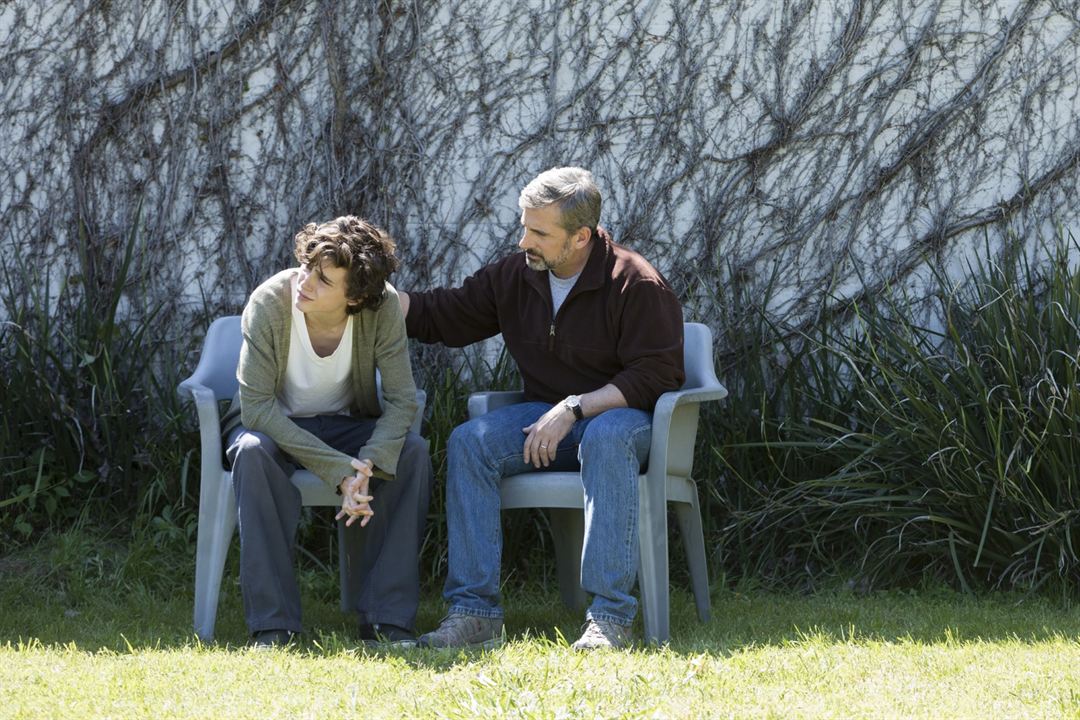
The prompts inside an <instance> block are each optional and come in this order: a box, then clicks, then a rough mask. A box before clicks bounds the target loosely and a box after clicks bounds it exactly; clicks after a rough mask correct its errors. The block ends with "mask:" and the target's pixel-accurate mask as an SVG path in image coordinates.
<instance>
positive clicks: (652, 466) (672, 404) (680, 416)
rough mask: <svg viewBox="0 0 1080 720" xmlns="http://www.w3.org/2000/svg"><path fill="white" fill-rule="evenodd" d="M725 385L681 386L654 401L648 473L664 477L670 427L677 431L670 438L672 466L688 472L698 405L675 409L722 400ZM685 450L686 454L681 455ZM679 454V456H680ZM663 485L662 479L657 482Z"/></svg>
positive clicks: (666, 466)
mask: <svg viewBox="0 0 1080 720" xmlns="http://www.w3.org/2000/svg"><path fill="white" fill-rule="evenodd" d="M727 394H728V392H727V388H725V387H724V386H723V385H721V384H720V383H715V384H709V385H705V386H702V387H696V388H685V389H683V390H673V391H671V392H666V393H664V394H663V395H661V396H660V398H659V399H658V400H657V401H656V408H655V409H654V410H653V425H652V446H651V448H650V450H649V473H648V474H649V475H650V476H655V477H657V478H658V479H659V478H666V476H667V472H668V468H669V466H670V463H669V460H670V459H672V458H669V455H668V453H669V451H671V450H672V441H673V438H672V429H673V426H674V429H675V430H676V431H677V432H676V434H677V437H676V438H674V445H675V447H676V449H675V450H674V452H675V456H674V458H675V461H676V462H675V466H676V467H680V466H682V467H683V469H685V470H686V471H687V472H689V468H690V463H691V462H692V460H693V457H692V456H693V441H696V439H697V427H698V408H697V407H693V408H687V409H686V411H683V412H679V413H676V410H678V409H679V408H680V407H685V406H687V405H695V406H697V405H700V404H701V403H703V402H709V401H712V400H722V399H723V398H725V397H727ZM687 453H689V455H690V457H686V458H683V457H682V455H684V454H687ZM680 458H681V459H680ZM661 484H662V485H665V484H666V482H665V483H661Z"/></svg>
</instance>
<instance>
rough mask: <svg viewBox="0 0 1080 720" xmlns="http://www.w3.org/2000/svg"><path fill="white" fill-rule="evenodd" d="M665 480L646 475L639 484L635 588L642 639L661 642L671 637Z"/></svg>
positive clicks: (656, 642)
mask: <svg viewBox="0 0 1080 720" xmlns="http://www.w3.org/2000/svg"><path fill="white" fill-rule="evenodd" d="M665 481H666V480H657V479H654V478H648V477H647V478H646V479H645V481H644V482H642V483H641V486H640V492H639V495H640V513H639V520H638V557H639V566H638V589H639V590H640V591H641V615H642V618H643V620H644V623H645V640H646V642H649V643H655V644H662V643H666V642H667V641H668V640H669V639H670V635H671V629H670V620H671V610H670V607H669V601H670V599H669V597H668V544H667V532H668V531H667V503H666V502H665V500H666V492H665V491H666V488H665V487H664V485H663V484H662V483H664V482H665Z"/></svg>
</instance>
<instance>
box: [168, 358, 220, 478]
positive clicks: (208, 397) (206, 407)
mask: <svg viewBox="0 0 1080 720" xmlns="http://www.w3.org/2000/svg"><path fill="white" fill-rule="evenodd" d="M177 390H178V391H179V392H180V394H185V393H186V394H189V395H191V397H192V399H194V401H195V410H196V412H197V414H198V419H199V440H200V441H201V443H200V444H201V447H202V473H203V474H202V476H203V477H204V478H205V477H210V476H212V475H213V471H214V470H215V469H216V470H217V472H218V473H220V472H221V458H222V449H221V415H220V413H219V412H218V401H217V396H215V395H214V391H213V390H211V389H210V388H208V387H206V386H205V385H202V384H201V383H199V382H197V381H196V380H195V376H194V375H192V376H191V377H189V378H188V379H187V380H184V381H183V382H182V383H180V386H179V387H178V388H177Z"/></svg>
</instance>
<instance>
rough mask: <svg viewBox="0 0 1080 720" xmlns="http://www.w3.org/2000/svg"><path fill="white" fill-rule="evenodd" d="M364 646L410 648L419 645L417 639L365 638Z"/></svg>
mask: <svg viewBox="0 0 1080 720" xmlns="http://www.w3.org/2000/svg"><path fill="white" fill-rule="evenodd" d="M364 647H367V648H370V649H372V650H411V649H412V648H415V647H419V642H418V641H417V640H365V641H364Z"/></svg>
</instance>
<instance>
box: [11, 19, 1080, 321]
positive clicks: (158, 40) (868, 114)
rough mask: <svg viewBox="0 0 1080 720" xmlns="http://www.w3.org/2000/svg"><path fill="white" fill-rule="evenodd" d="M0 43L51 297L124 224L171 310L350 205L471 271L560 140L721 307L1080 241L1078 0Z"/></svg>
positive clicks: (21, 237)
mask: <svg viewBox="0 0 1080 720" xmlns="http://www.w3.org/2000/svg"><path fill="white" fill-rule="evenodd" d="M0 40H2V42H0V48H2V49H0V55H2V60H0V97H2V101H3V102H2V111H0V128H2V131H0V216H2V222H0V249H2V257H3V258H4V260H3V262H4V269H5V270H6V271H7V273H6V275H7V282H8V285H7V288H6V289H5V292H11V291H12V289H13V290H14V292H15V293H16V294H18V293H19V292H27V293H31V292H40V291H41V289H42V288H45V287H48V288H50V299H49V302H50V305H51V308H52V310H53V311H54V312H60V313H63V312H65V311H67V310H70V308H71V307H73V306H74V305H77V304H78V303H82V302H87V301H88V300H89V299H91V298H92V297H94V295H95V293H99V294H100V292H102V291H103V289H106V288H108V287H109V286H110V284H111V283H112V282H113V281H114V279H115V275H116V272H117V269H118V268H119V267H120V266H121V264H122V263H121V262H120V260H121V258H122V254H123V249H124V248H125V247H126V243H127V242H128V240H129V239H131V238H132V237H134V242H135V260H134V263H133V266H132V267H133V272H132V279H131V282H130V283H129V284H128V286H127V290H126V292H125V296H124V299H123V301H122V307H121V311H122V312H128V313H131V314H133V315H138V314H139V313H141V312H143V310H144V309H145V308H147V307H151V306H153V305H154V304H155V303H160V302H166V303H167V304H168V307H169V312H168V314H167V315H165V316H163V317H164V318H165V320H166V322H164V323H162V326H161V332H163V333H165V334H170V333H171V334H175V335H178V336H184V335H186V334H187V332H188V328H189V325H190V324H191V323H192V322H193V321H196V322H201V321H202V319H203V318H205V316H207V315H214V314H218V313H220V312H224V311H235V310H237V309H238V308H239V307H240V306H241V305H242V303H243V301H244V298H245V296H246V293H247V292H248V291H249V290H250V289H251V288H252V287H253V286H254V285H255V284H256V283H257V282H258V281H259V280H260V279H262V278H263V277H265V276H267V275H268V274H270V273H271V272H273V271H275V270H277V269H279V268H280V267H283V266H284V265H285V264H287V263H288V262H289V256H288V246H289V243H290V238H291V236H292V234H293V233H294V232H295V231H296V229H297V228H298V227H299V226H300V225H302V224H303V223H305V222H308V221H312V220H324V219H328V218H330V217H333V216H335V215H338V214H343V213H356V214H361V215H364V216H367V217H369V218H371V219H373V220H374V221H376V222H379V223H381V224H383V225H385V226H387V227H388V228H389V229H390V230H391V231H392V232H393V233H394V235H395V236H396V237H397V238H398V240H399V245H400V249H401V254H402V256H403V259H404V267H403V269H402V270H401V271H400V272H399V274H398V276H397V277H396V284H397V285H399V286H400V287H403V288H410V287H423V286H427V285H429V284H432V283H446V282H451V283H453V282H457V281H460V280H461V279H462V278H463V277H464V276H465V275H466V274H468V273H469V272H471V271H472V270H474V269H475V268H477V267H478V266H479V265H480V264H482V263H483V262H485V261H487V260H489V259H491V258H494V257H497V256H500V255H502V254H503V253H506V252H508V251H510V250H511V249H512V247H513V243H514V242H515V241H516V239H517V227H518V226H517V223H518V210H517V207H516V197H517V192H518V190H519V188H520V187H521V186H522V185H523V184H524V183H525V182H526V181H527V180H528V179H529V178H530V177H532V176H533V175H534V174H535V173H536V172H538V171H540V170H542V169H545V168H547V167H550V166H553V165H556V164H571V163H572V164H581V165H585V166H588V167H590V168H591V169H592V170H593V171H594V172H595V174H596V175H597V177H598V180H599V181H600V183H601V185H602V188H603V189H604V190H605V191H606V200H605V206H604V222H605V224H606V225H608V226H609V227H611V228H612V230H613V231H614V234H615V235H616V238H617V239H619V240H621V241H622V242H624V243H625V244H628V245H630V246H632V247H634V248H635V249H637V250H639V251H641V252H642V253H644V254H645V255H646V256H647V257H649V258H651V259H653V260H654V262H655V263H656V264H657V265H658V266H659V267H660V268H661V269H662V270H663V271H664V272H665V273H667V274H668V276H669V278H670V279H671V281H672V282H673V283H674V284H675V285H676V287H677V288H678V290H679V291H680V293H682V295H683V297H684V298H685V299H686V301H687V303H688V307H689V310H688V314H691V315H694V316H695V317H697V318H699V319H706V320H707V321H708V322H710V323H711V324H712V325H713V327H714V329H716V330H718V331H722V328H723V326H724V323H725V322H726V321H728V320H731V319H732V318H733V316H734V315H735V314H737V313H738V312H739V309H738V307H739V306H738V304H737V303H732V298H733V297H736V296H742V297H746V298H750V299H751V300H756V301H764V302H767V303H768V305H769V307H770V308H771V309H772V310H773V311H774V312H775V314H776V316H777V317H778V318H780V319H781V320H784V321H787V322H792V323H797V322H800V321H803V320H805V319H808V318H812V317H813V316H814V315H815V313H817V312H819V311H820V307H821V305H822V302H823V299H824V301H825V304H826V305H829V304H835V303H837V302H840V301H841V300H842V299H844V298H853V297H856V298H857V297H864V296H866V295H868V294H870V295H872V294H873V293H874V292H876V291H877V290H878V289H879V288H881V287H882V286H883V285H884V284H886V283H890V284H897V283H899V284H907V285H909V286H911V287H913V288H915V289H918V288H919V286H920V283H921V282H922V279H923V278H925V276H926V275H927V273H928V271H929V270H931V269H932V268H933V267H935V266H944V267H952V266H953V265H955V264H956V263H957V262H958V261H959V260H960V259H963V258H967V257H970V256H971V255H972V254H973V253H985V252H986V250H985V247H986V239H987V238H989V239H990V243H989V246H990V247H991V248H992V249H993V248H998V247H999V246H1000V242H1001V238H1013V241H1018V242H1022V243H1025V244H1027V245H1029V247H1030V248H1031V249H1032V251H1034V249H1035V248H1036V245H1037V243H1038V242H1039V240H1040V238H1043V239H1046V238H1050V237H1052V236H1053V233H1054V228H1056V227H1063V228H1065V229H1066V230H1067V231H1071V232H1073V233H1074V234H1075V235H1076V236H1077V237H1080V202H1078V197H1077V184H1078V183H1077V180H1078V177H1077V175H1078V173H1077V168H1078V162H1080V98H1078V89H1080V53H1078V48H1080V2H1077V0H1046V1H1043V2H1025V1H1021V0H981V1H980V0H874V1H871V0H865V1H860V0H846V1H841V0H810V1H805V2H794V1H791V0H788V1H781V0H777V1H775V2H773V1H769V2H765V1H762V0H756V1H752V0H742V1H740V0H700V1H697V2H694V1H686V2H677V1H674V0H667V1H665V2H626V1H623V0H614V1H611V0H605V2H593V1H592V0H559V1H557V2H552V1H549V0H524V1H517V2H499V1H498V0H459V1H455V2H437V1H435V0H432V1H431V2H415V1H413V2H403V1H402V2H399V1H397V0H377V1H375V2H357V1H355V0H341V1H339V2H306V3H305V2H287V1H285V0H280V1H278V2H262V3H257V2H251V1H249V2H243V1H232V2H225V1H223V0H188V1H187V2H161V1H160V0H147V1H146V2H143V1H142V0H140V1H138V2H136V1H134V0H111V1H109V2H89V1H88V0H72V1H71V2H65V3H54V2H47V1H45V0H16V2H14V3H8V4H5V5H4V6H3V7H2V8H0ZM133 228H134V229H135V234H134V236H132V235H131V234H130V233H131V232H132V229H133ZM992 251H993V250H992ZM16 258H21V259H22V260H23V261H25V262H24V263H23V265H21V266H20V265H19V264H18V263H17V262H16V261H15V259H16ZM20 268H21V269H20ZM27 268H32V269H31V270H27ZM20 288H21V290H20ZM766 288H771V289H772V292H771V294H767V292H766ZM766 298H767V299H766ZM11 307H12V306H11V304H10V302H8V303H7V304H6V305H5V307H4V308H3V309H0V313H10V312H11ZM170 328H171V329H170ZM721 342H722V339H721Z"/></svg>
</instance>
